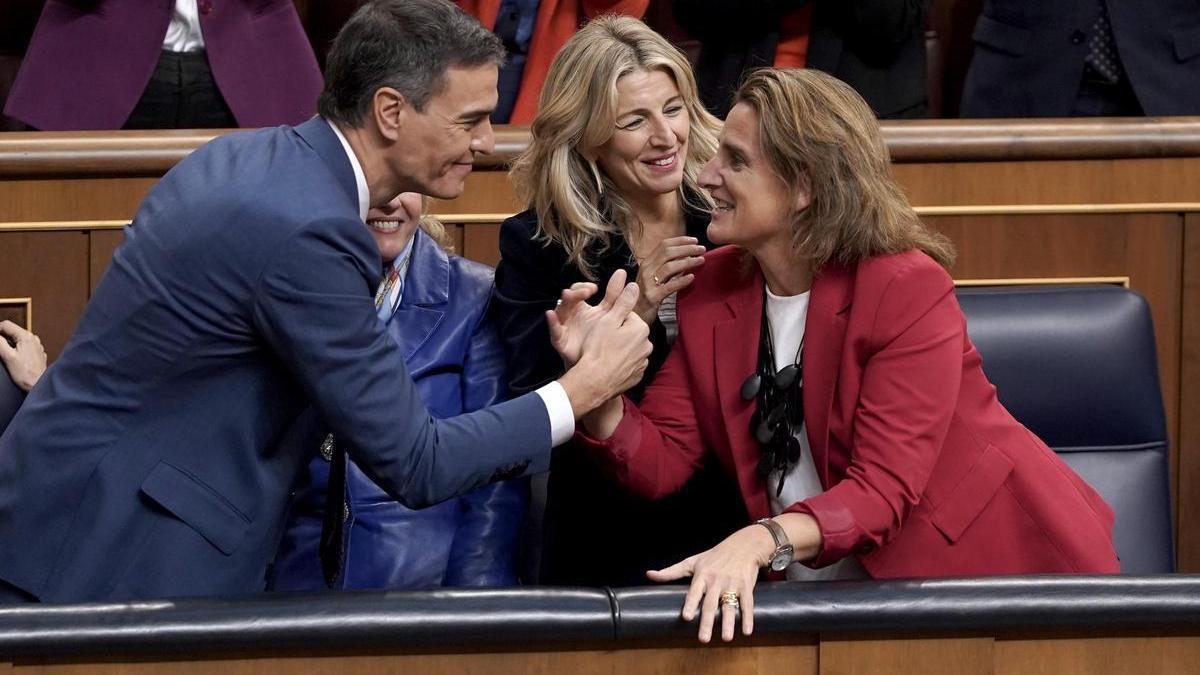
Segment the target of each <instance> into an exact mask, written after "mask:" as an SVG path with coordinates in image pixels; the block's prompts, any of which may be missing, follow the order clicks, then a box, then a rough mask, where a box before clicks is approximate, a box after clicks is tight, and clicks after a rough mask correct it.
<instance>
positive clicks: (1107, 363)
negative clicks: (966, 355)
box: [958, 285, 1174, 574]
mask: <svg viewBox="0 0 1200 675" xmlns="http://www.w3.org/2000/svg"><path fill="white" fill-rule="evenodd" d="M958 299H959V302H960V304H961V305H962V308H963V311H964V312H965V313H966V315H967V331H968V333H969V334H970V336H971V339H972V341H973V342H974V343H975V346H976V347H977V348H978V349H979V352H980V353H981V354H982V355H983V369H984V371H985V372H986V373H987V375H988V378H989V379H990V380H991V381H992V382H993V383H994V384H995V385H996V389H997V391H998V393H999V396H1000V401H1001V402H1002V403H1004V405H1005V407H1007V408H1008V410H1009V411H1010V412H1012V414H1013V416H1014V417H1016V418H1017V419H1018V420H1020V421H1021V422H1022V423H1023V424H1025V426H1027V427H1029V429H1030V430H1032V431H1033V432H1034V433H1036V434H1037V435H1038V436H1040V437H1041V438H1042V439H1043V440H1044V441H1046V443H1047V444H1048V445H1049V446H1050V447H1052V448H1054V450H1055V451H1056V452H1058V453H1059V455H1060V456H1061V457H1062V458H1063V459H1064V460H1065V461H1066V462H1067V463H1068V464H1070V465H1071V467H1072V468H1074V469H1075V470H1076V471H1077V472H1078V473H1079V475H1080V476H1082V477H1083V478H1084V480H1086V481H1087V482H1088V483H1090V484H1091V485H1092V486H1093V487H1095V488H1096V490H1097V491H1098V492H1099V493H1100V494H1101V496H1103V497H1104V499H1105V500H1106V501H1107V502H1108V503H1109V505H1110V506H1112V508H1113V510H1114V511H1115V512H1116V525H1115V526H1114V528H1113V536H1114V539H1115V542H1116V548H1117V555H1118V556H1119V557H1120V559H1121V570H1122V572H1124V573H1127V574H1154V573H1160V572H1171V571H1173V570H1174V553H1173V548H1172V529H1171V502H1170V485H1169V479H1168V443H1167V430H1166V421H1165V414H1164V412H1163V404H1162V394H1161V389H1160V388H1159V381H1158V362H1157V359H1156V357H1155V347H1154V330H1153V327H1152V325H1151V321H1150V310H1149V307H1148V306H1147V304H1146V301H1145V300H1144V299H1143V298H1142V297H1141V296H1140V295H1138V294H1137V293H1135V292H1133V291H1130V290H1127V289H1124V288H1121V287H1119V286H1111V285H1104V286H1016V287H980V288H962V289H959V291H958Z"/></svg>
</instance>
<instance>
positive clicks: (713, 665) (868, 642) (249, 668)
mask: <svg viewBox="0 0 1200 675" xmlns="http://www.w3.org/2000/svg"><path fill="white" fill-rule="evenodd" d="M175 658H176V659H178V660H175V661H167V660H163V661H153V660H147V661H132V662H120V661H112V660H109V661H103V660H99V659H98V660H96V661H94V662H86V661H80V662H75V663H53V662H49V661H45V662H38V661H32V660H30V661H18V662H16V664H15V665H14V666H11V672H13V673H20V674H22V675H82V674H84V673H87V674H88V675H149V674H151V673H153V674H154V675H160V674H162V675H200V674H202V673H212V672H221V673H222V674H223V675H265V674H267V673H286V674H287V675H309V674H314V675H315V674H318V673H320V674H329V675H339V674H349V673H364V674H373V673H381V674H388V675H391V674H397V675H398V674H399V673H422V674H424V673H428V674H430V675H439V674H442V673H445V674H447V675H448V674H450V673H478V674H480V675H484V674H486V675H509V674H511V675H517V674H525V673H529V674H532V675H557V674H558V673H571V674H572V675H625V674H626V673H653V674H656V675H675V674H676V673H689V674H691V673H696V674H699V675H705V674H708V673H711V674H713V675H717V674H721V675H726V674H730V675H780V674H781V673H787V674H788V675H891V674H896V675H909V674H910V673H920V674H921V675H973V674H979V675H985V674H986V675H992V674H994V675H1095V674H1098V673H1103V674H1104V675H1144V674H1145V673H1154V674H1155V675H1185V674H1190V673H1194V672H1195V671H1196V667H1195V666H1196V663H1197V662H1200V638H1197V637H1195V636H1155V637H1143V636H1120V635H1118V636H1104V637H1082V636H1079V637H1045V638H1042V637H1036V636H1035V637H1022V638H1019V639H1018V638H1007V637H995V638H993V637H991V636H983V637H978V636H974V637H955V636H943V637H895V636H875V637H862V638H852V637H837V638H828V639H823V640H821V641H820V643H819V644H792V645H776V646H765V645H746V644H744V643H743V644H741V645H738V644H737V643H734V646H725V645H716V646H707V647H705V646H699V645H689V646H673V647H661V648H645V649H630V648H623V649H618V650H577V651H533V652H502V653H465V654H464V653H458V654H390V655H389V654H376V655H313V656H306V657H283V656H280V657H263V658H231V659H208V660H187V659H188V657H187V655H184V654H180V655H176V656H175ZM9 668H10V665H9V664H6V663H0V672H9Z"/></svg>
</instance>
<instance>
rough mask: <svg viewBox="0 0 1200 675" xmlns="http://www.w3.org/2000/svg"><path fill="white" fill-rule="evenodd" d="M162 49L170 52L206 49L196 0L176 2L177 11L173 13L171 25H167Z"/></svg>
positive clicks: (177, 0)
mask: <svg viewBox="0 0 1200 675" xmlns="http://www.w3.org/2000/svg"><path fill="white" fill-rule="evenodd" d="M162 48H163V50H164V51H168V52H198V51H200V50H201V49H204V35H203V34H201V32H200V11H199V10H198V9H197V8H196V0H175V9H174V10H172V11H171V23H169V24H167V34H166V36H165V37H164V38H163V46H162Z"/></svg>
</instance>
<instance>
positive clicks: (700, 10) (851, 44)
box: [673, 0, 928, 118]
mask: <svg viewBox="0 0 1200 675" xmlns="http://www.w3.org/2000/svg"><path fill="white" fill-rule="evenodd" d="M806 4H812V6H813V14H812V24H811V28H810V31H809V42H808V53H807V66H808V67H809V68H816V69H818V70H822V71H824V72H827V73H829V74H830V75H833V76H834V77H837V78H838V79H840V80H842V81H844V82H846V83H847V84H849V85H850V86H852V87H854V89H855V90H856V91H858V93H859V95H861V96H862V97H863V98H864V99H866V101H867V103H868V104H869V105H870V106H871V109H872V110H874V111H875V114H876V116H878V117H881V118H892V117H924V116H925V113H926V110H927V107H928V92H927V86H926V73H925V14H926V12H927V10H928V0H811V3H809V2H806V0H749V1H742V0H739V1H738V2H730V1H729V0H674V2H673V7H674V10H675V19H676V20H677V21H678V22H679V25H680V26H682V27H683V28H684V29H685V30H687V31H688V32H689V33H690V34H692V36H694V37H696V38H697V39H699V40H700V42H701V46H700V54H699V57H698V60H697V61H696V81H697V84H699V85H700V97H701V98H702V99H703V100H704V105H705V106H706V107H707V108H708V109H709V110H710V111H711V112H712V113H713V114H715V115H717V116H718V117H721V118H724V117H725V114H726V113H728V112H729V108H730V101H731V100H732V98H733V93H734V92H735V91H736V90H737V88H738V84H739V83H740V82H741V78H742V75H743V74H744V73H746V72H748V71H750V70H753V69H755V68H763V67H767V66H771V65H772V64H773V63H774V62H775V50H776V46H777V45H778V43H779V33H780V24H781V21H782V19H783V16H784V15H785V14H787V13H788V12H790V11H792V10H795V9H799V8H800V7H803V6H804V5H806Z"/></svg>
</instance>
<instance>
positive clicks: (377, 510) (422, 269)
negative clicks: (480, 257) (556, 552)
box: [271, 230, 529, 590]
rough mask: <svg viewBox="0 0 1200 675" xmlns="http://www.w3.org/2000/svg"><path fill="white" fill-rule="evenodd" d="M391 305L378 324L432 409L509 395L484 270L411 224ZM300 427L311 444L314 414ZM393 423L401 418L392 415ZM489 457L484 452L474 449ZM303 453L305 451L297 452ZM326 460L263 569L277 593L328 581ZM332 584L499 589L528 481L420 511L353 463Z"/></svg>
mask: <svg viewBox="0 0 1200 675" xmlns="http://www.w3.org/2000/svg"><path fill="white" fill-rule="evenodd" d="M411 255H412V257H411V258H410V263H409V267H408V273H407V274H406V275H405V280H404V293H403V295H402V296H401V300H400V306H399V307H397V308H396V312H395V314H393V315H392V317H391V319H390V320H389V321H388V322H387V329H388V333H390V334H391V336H392V337H393V338H395V339H396V342H397V343H399V344H400V348H401V350H403V352H404V361H405V363H407V364H408V369H409V372H410V373H411V374H412V378H413V381H414V382H416V385H417V392H418V393H420V394H421V399H422V400H424V401H425V404H426V405H427V406H429V411H430V412H431V413H433V415H434V416H436V417H453V416H454V415H459V414H462V413H463V412H469V411H472V410H478V409H480V408H483V407H485V406H488V405H492V404H493V403H496V402H497V401H501V400H503V399H504V398H506V397H507V395H508V382H507V378H506V377H505V372H504V371H505V367H504V348H503V347H502V346H501V344H500V337H499V336H498V335H497V333H496V327H495V325H494V324H493V323H492V322H491V321H489V320H488V318H487V308H488V301H489V299H490V296H491V292H492V270H491V268H489V267H487V266H486V265H481V264H479V263H476V262H471V261H470V260H465V259H463V258H459V257H450V256H447V255H446V252H445V251H443V250H442V249H441V248H440V247H439V246H438V245H437V243H436V242H434V241H433V240H432V239H430V238H429V236H428V235H426V234H425V233H424V232H422V231H420V230H418V231H417V233H416V236H415V238H414V240H413V248H412V254H411ZM305 418H306V419H305V420H304V421H303V422H302V424H308V425H311V428H312V431H309V432H305V433H302V434H300V435H301V436H303V437H304V438H303V439H302V440H301V441H300V442H302V443H305V444H307V446H306V447H307V449H308V450H309V451H311V450H312V449H313V448H316V447H317V446H318V444H320V442H321V440H322V439H323V438H324V433H323V432H324V429H323V428H322V425H320V423H319V421H318V420H316V419H315V418H316V415H315V414H313V413H312V412H311V411H310V412H308V413H306V414H305ZM399 423H400V424H403V423H404V422H403V421H402V420H401V421H399ZM479 451H480V452H481V453H486V452H487V449H486V448H480V450H479ZM301 452H303V450H301ZM329 466H330V463H329V462H328V461H327V460H325V459H324V458H322V457H319V456H318V457H316V458H314V459H313V460H312V461H311V462H310V463H309V468H308V473H307V476H306V477H305V479H304V481H303V484H302V485H301V486H300V489H299V490H298V491H297V496H296V498H295V500H294V502H293V505H292V514H291V516H290V517H289V519H288V524H287V527H286V528H285V530H284V535H283V541H282V543H281V544H280V546H279V556H278V557H277V558H276V559H275V565H274V568H273V573H272V575H271V587H272V588H274V589H275V590H313V589H324V588H326V585H325V579H324V576H323V575H322V573H321V561H320V558H319V556H318V548H319V544H320V539H321V525H322V519H323V515H324V511H325V497H326V492H327V489H326V488H327V485H328V482H329ZM346 492H347V505H348V506H349V507H350V517H349V520H348V522H347V527H346V528H345V530H344V532H345V535H346V538H347V542H346V548H345V550H346V561H345V564H344V566H343V568H342V579H341V585H340V587H341V588H405V589H416V588H432V587H436V586H443V585H445V586H506V585H513V584H515V583H516V582H517V578H516V573H515V571H514V569H513V557H514V553H515V548H516V541H517V536H518V534H519V533H520V530H521V518H522V516H523V515H524V513H525V504H526V502H527V501H528V496H529V481H528V479H521V478H518V479H514V480H511V481H501V482H498V483H493V484H491V485H485V486H484V487H481V488H476V489H474V490H472V491H470V492H468V493H467V494H465V495H462V496H459V497H457V498H454V499H450V500H447V501H444V502H442V503H441V504H437V505H435V506H430V507H427V508H424V509H418V510H412V509H409V508H407V507H405V506H404V505H402V504H400V503H398V502H396V500H394V499H392V498H391V497H390V496H389V495H388V494H387V493H386V492H384V491H383V490H382V489H381V488H380V487H379V486H377V485H375V483H373V482H371V479H370V478H368V477H367V476H366V474H364V473H363V472H362V470H361V469H359V468H358V467H357V466H355V464H354V463H353V462H349V463H348V464H347V466H346Z"/></svg>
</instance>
